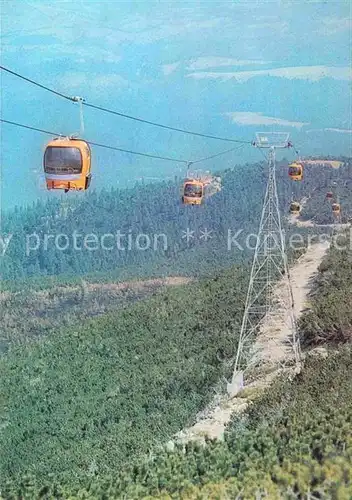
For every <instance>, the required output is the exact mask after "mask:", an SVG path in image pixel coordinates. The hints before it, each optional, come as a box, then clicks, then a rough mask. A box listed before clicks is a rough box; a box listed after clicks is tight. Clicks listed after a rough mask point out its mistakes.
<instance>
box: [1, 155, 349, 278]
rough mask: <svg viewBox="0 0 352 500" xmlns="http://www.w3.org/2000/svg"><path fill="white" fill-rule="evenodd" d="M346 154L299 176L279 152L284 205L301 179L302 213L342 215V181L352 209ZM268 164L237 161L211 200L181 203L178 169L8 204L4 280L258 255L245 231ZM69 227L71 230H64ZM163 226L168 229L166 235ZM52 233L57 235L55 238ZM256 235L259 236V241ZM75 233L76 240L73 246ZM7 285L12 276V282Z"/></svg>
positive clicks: (168, 270) (201, 265) (202, 267)
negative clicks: (335, 207) (155, 179)
mask: <svg viewBox="0 0 352 500" xmlns="http://www.w3.org/2000/svg"><path fill="white" fill-rule="evenodd" d="M340 160H341V161H343V162H344V165H343V166H342V167H341V168H340V169H337V170H334V169H332V168H331V167H328V166H319V165H317V166H311V167H307V168H306V169H305V177H304V181H303V182H302V183H299V185H298V184H297V183H296V185H295V186H294V185H293V184H292V181H290V179H289V178H288V175H287V164H288V162H287V160H283V161H282V162H278V166H277V170H278V189H279V196H280V206H281V210H282V213H283V214H284V215H287V214H288V209H289V204H290V201H291V199H292V190H293V189H294V190H297V193H296V195H297V196H298V197H299V198H300V199H303V198H307V201H306V204H305V205H304V207H303V210H302V215H301V217H302V219H314V221H315V222H317V223H332V222H333V220H334V219H333V217H332V213H331V206H330V204H329V203H328V202H327V201H326V199H325V195H326V191H327V190H329V189H330V188H331V186H332V183H333V182H336V183H337V185H336V189H335V192H336V196H338V197H339V199H340V203H341V208H342V221H345V220H347V219H348V217H350V216H352V204H351V200H350V197H348V195H349V192H350V190H351V187H352V186H351V180H350V179H351V177H352V175H351V174H352V163H351V161H350V159H348V158H340ZM266 169H267V165H266V164H265V163H264V162H260V163H256V164H246V165H237V166H235V167H234V168H233V169H230V170H227V171H224V172H220V174H221V175H222V179H223V189H222V191H221V192H220V193H218V194H217V195H216V196H214V197H212V198H210V199H209V200H207V202H206V204H205V206H204V207H184V206H182V205H181V203H180V183H181V179H178V180H177V181H176V180H175V181H173V182H162V183H153V184H146V185H144V184H138V185H136V186H135V187H134V188H133V189H121V190H119V189H116V188H114V187H112V188H111V189H110V190H102V191H100V192H96V191H88V192H87V193H86V194H83V195H78V196H73V197H71V196H70V195H66V197H63V198H61V199H60V198H55V199H54V198H53V199H51V200H49V201H47V202H45V203H44V202H41V201H40V200H39V201H38V202H37V203H36V204H34V205H33V206H32V207H27V208H17V209H15V210H14V211H11V212H9V213H5V214H4V215H3V221H2V234H5V235H12V238H11V241H10V242H9V244H8V248H7V249H6V253H5V255H4V257H3V258H2V277H3V280H9V281H11V280H13V279H16V280H19V279H25V278H27V277H37V279H38V276H43V277H48V276H49V277H50V276H61V277H64V276H65V277H66V279H67V278H69V277H71V278H70V279H71V280H75V279H76V277H77V275H85V276H87V275H89V274H94V275H95V276H96V275H100V276H102V277H103V278H102V279H104V277H105V279H106V275H107V274H108V275H109V276H111V278H112V279H131V278H137V277H138V278H142V277H148V276H158V277H159V276H162V275H175V274H182V275H187V274H188V275H190V274H191V275H195V274H198V275H199V274H202V275H204V274H209V273H211V272H213V271H214V270H215V269H217V268H225V267H228V266H229V265H231V264H233V263H234V262H236V263H241V262H248V259H249V258H250V254H251V251H250V250H249V251H248V250H247V249H246V245H245V239H246V237H247V236H248V235H249V234H251V233H256V231H257V229H258V225H259V218H260V213H261V208H262V202H263V197H264V191H265V183H266ZM69 196H70V197H69ZM187 228H189V230H190V231H194V234H193V235H192V236H191V237H190V238H189V239H188V241H187V239H186V238H185V234H184V231H186V230H187ZM205 230H207V231H211V236H210V237H209V238H208V239H206V238H204V231H205ZM229 230H230V231H232V233H231V234H232V235H234V234H235V233H236V232H237V231H239V230H242V233H241V234H240V235H239V237H238V238H237V240H238V242H239V244H240V245H241V246H242V247H243V251H242V250H240V249H239V248H238V247H237V246H236V245H231V248H230V250H229V249H228V235H229V233H228V231H229ZM288 230H290V228H288ZM118 231H120V233H121V234H122V235H124V236H123V237H121V239H120V247H119V248H120V249H119V248H118V247H117V242H116V233H117V232H118ZM295 231H297V228H296V229H295ZM75 232H76V234H77V235H79V236H77V239H76V246H77V247H80V249H79V250H77V249H75V248H74V244H75V243H74V239H73V234H74V233H75ZM60 234H64V235H65V236H62V237H61V239H60V236H59V235H60ZM90 234H94V235H95V236H96V238H97V241H95V242H94V241H93V240H91V241H90V242H89V244H87V247H88V248H86V247H85V246H84V245H83V243H82V242H83V238H84V237H85V236H88V235H90ZM104 234H112V235H115V237H114V238H115V239H114V238H113V237H112V236H111V237H108V238H107V239H106V240H104V243H106V245H105V246H106V247H111V248H110V249H105V248H103V247H102V244H101V237H102V236H103V235H104ZM138 234H144V235H147V236H148V237H149V238H150V245H149V247H148V248H146V250H137V249H136V237H137V235H138ZM161 234H162V235H164V236H165V237H159V238H158V235H161ZM202 234H203V236H202ZM31 235H32V236H31ZM35 235H37V236H35ZM45 235H47V237H48V236H49V239H48V240H47V243H46V247H45V244H44V238H45ZM129 235H130V245H129V240H128V238H129ZM66 236H67V238H68V242H67V240H66ZM55 237H59V239H58V246H59V247H60V248H62V249H60V248H58V246H57V245H55V244H54V240H55ZM253 241H254V240H252V241H251V245H253V244H255V242H254V243H253ZM26 242H27V243H28V245H27V246H26ZM165 242H166V244H165ZM66 243H67V244H68V246H67V248H66V249H64V248H65V244H66ZM147 243H148V242H147V241H146V238H145V237H142V238H141V240H140V246H141V247H143V246H144V245H145V246H147ZM122 247H124V249H121V248H122ZM129 247H130V248H129ZM3 286H4V287H5V286H12V285H11V284H10V283H9V284H8V285H6V284H5V283H4V285H3Z"/></svg>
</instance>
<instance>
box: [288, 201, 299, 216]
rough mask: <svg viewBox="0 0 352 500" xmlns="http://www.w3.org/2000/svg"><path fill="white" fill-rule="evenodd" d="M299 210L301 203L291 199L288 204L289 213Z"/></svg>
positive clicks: (297, 212)
mask: <svg viewBox="0 0 352 500" xmlns="http://www.w3.org/2000/svg"><path fill="white" fill-rule="evenodd" d="M300 211H301V205H300V204H299V203H297V202H296V201H293V202H292V203H291V205H290V213H291V214H293V215H297V214H299V213H300Z"/></svg>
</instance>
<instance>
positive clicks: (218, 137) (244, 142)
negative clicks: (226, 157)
mask: <svg viewBox="0 0 352 500" xmlns="http://www.w3.org/2000/svg"><path fill="white" fill-rule="evenodd" d="M0 69H1V70H3V71H6V72H7V73H10V74H11V75H14V76H16V77H18V78H21V79H22V80H25V81H26V82H29V83H31V84H33V85H36V86H37V87H40V88H42V89H44V90H47V91H48V92H51V93H52V94H55V95H57V96H59V97H63V98H64V99H66V100H68V101H71V102H77V97H70V96H67V95H65V94H62V93H61V92H57V91H56V90H53V89H51V88H49V87H47V86H46V85H42V84H40V83H37V82H35V81H34V80H31V79H30V78H26V77H24V76H22V75H20V74H19V73H16V72H15V71H12V70H10V69H8V68H5V67H4V66H0ZM82 104H83V106H86V107H89V108H92V109H96V110H98V111H102V112H104V113H110V114H112V115H116V116H121V117H122V118H128V119H129V120H134V121H137V122H141V123H146V124H148V125H153V126H155V127H160V128H164V129H167V130H173V131H175V132H181V133H183V134H190V135H194V136H198V137H204V138H207V139H215V140H218V141H226V142H237V143H240V144H252V145H253V142H252V141H242V140H238V139H230V138H229V137H220V136H215V135H210V134H203V133H200V132H193V131H191V130H186V129H181V128H177V127H171V126H169V125H164V124H162V123H157V122H152V121H149V120H144V119H143V118H139V117H136V116H132V115H127V114H125V113H121V112H119V111H115V110H112V109H108V108H104V107H102V106H97V105H95V104H90V103H88V102H85V101H84V100H83V102H82Z"/></svg>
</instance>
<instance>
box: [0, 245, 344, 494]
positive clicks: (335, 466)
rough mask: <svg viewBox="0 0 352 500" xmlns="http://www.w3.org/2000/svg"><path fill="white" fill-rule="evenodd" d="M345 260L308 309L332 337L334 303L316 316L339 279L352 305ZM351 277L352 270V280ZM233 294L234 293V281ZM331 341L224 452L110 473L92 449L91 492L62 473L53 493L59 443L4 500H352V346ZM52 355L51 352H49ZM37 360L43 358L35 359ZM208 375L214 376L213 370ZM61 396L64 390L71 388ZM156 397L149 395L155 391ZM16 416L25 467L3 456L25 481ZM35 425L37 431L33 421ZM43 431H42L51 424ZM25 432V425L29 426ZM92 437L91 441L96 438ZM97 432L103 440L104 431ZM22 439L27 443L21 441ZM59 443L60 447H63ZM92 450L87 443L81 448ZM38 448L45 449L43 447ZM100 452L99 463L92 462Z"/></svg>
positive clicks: (185, 454) (237, 420)
mask: <svg viewBox="0 0 352 500" xmlns="http://www.w3.org/2000/svg"><path fill="white" fill-rule="evenodd" d="M346 257H347V262H350V260H349V259H350V257H351V250H350V249H348V250H347V249H346V250H345V251H341V252H339V251H337V250H336V249H331V250H330V252H329V254H328V256H327V257H326V258H325V259H324V261H323V263H322V265H321V266H320V272H319V275H318V276H317V278H316V279H315V292H314V294H313V295H312V297H311V301H310V304H311V309H312V310H313V311H315V312H316V314H317V317H319V319H320V321H321V327H322V328H323V329H326V330H327V331H329V328H330V323H329V321H330V315H331V313H332V314H334V303H333V302H330V303H329V304H330V305H329V306H327V307H326V310H325V311H324V314H321V312H322V310H321V309H320V308H319V307H318V306H319V304H320V301H321V300H322V299H323V298H327V294H329V293H330V294H332V295H331V296H333V295H334V293H335V292H334V285H337V281H336V279H339V283H338V287H339V290H340V292H341V294H344V296H346V297H350V296H351V293H352V288H351V283H352V281H351V280H349V279H342V276H343V273H341V272H340V267H339V266H340V264H341V262H342V261H343V262H346ZM348 265H349V266H350V264H348ZM350 269H351V266H350V267H349V271H350ZM327 270H329V271H328V272H327ZM324 273H325V276H324V287H322V286H320V285H319V283H321V280H322V279H323V278H322V277H323V275H324ZM220 283H221V282H219V281H218V282H217V285H216V284H215V283H214V285H213V286H215V289H216V288H217V286H221V285H220ZM231 284H233V282H232V280H231ZM191 286H194V285H191ZM221 288H222V287H221ZM215 289H214V288H213V289H212V290H211V293H212V296H214V297H217V296H219V295H218V293H214V292H215V291H216V290H215ZM218 291H219V289H218ZM224 291H225V290H224ZM169 293H171V292H169ZM172 293H175V292H172ZM223 298H224V296H222V298H221V300H220V302H221V303H222V300H223ZM319 311H320V312H319ZM217 314H218V313H217ZM309 314H311V313H310V312H309V311H307V312H305V313H304V315H303V318H302V321H303V320H304V319H306V318H307V317H308V316H309ZM220 317H221V316H220ZM303 324H304V323H303ZM345 324H346V325H347V324H349V327H350V328H351V327H352V321H351V318H349V319H348V318H347V319H346V323H345ZM310 335H311V334H310V332H309V331H306V330H302V341H303V343H305V342H307V341H308V340H309V338H310ZM202 336H203V335H202ZM200 340H201V337H199V338H198V341H200ZM326 340H327V341H328V342H331V341H333V346H332V349H330V348H329V343H328V344H324V345H325V347H327V350H326V351H325V355H324V356H322V355H321V354H320V353H318V352H317V353H316V354H315V353H314V352H312V353H311V354H310V355H307V359H306V362H305V366H304V369H303V370H302V372H301V373H300V374H299V375H298V376H296V377H295V378H294V379H293V380H290V379H288V378H287V377H285V376H283V377H282V378H281V379H280V380H278V381H276V382H275V383H274V385H273V386H272V387H270V389H269V390H267V391H265V392H264V393H262V394H260V395H258V394H257V396H256V397H255V395H253V398H254V399H253V403H252V404H251V405H250V406H249V407H248V409H247V410H246V412H245V414H244V415H241V416H237V417H234V418H233V420H232V422H231V424H230V425H229V427H228V429H227V432H226V434H225V441H224V442H207V443H206V445H205V447H203V446H200V445H197V444H188V445H186V447H185V449H184V447H183V446H182V445H172V446H170V445H168V446H167V448H166V449H163V450H162V449H160V450H159V451H158V449H157V448H154V452H152V453H151V454H150V455H149V458H142V457H140V458H139V460H138V461H137V462H135V461H134V463H132V464H128V465H126V466H124V467H122V469H120V470H119V471H117V470H116V469H114V470H110V471H109V470H107V469H106V467H104V466H103V463H104V459H105V455H100V459H99V458H98V456H97V453H98V452H99V451H98V450H99V447H96V446H95V447H94V448H92V447H90V448H89V450H90V452H89V453H88V455H87V459H88V457H89V461H90V466H91V467H90V474H91V476H90V479H88V477H87V478H86V481H85V482H84V486H83V485H81V486H79V485H76V486H74V485H72V482H71V481H69V478H68V477H66V478H65V479H63V477H62V476H61V479H59V477H60V476H59V475H58V474H57V472H56V473H54V476H53V478H52V480H51V481H50V483H48V481H46V480H45V479H43V478H41V477H40V476H41V474H40V469H38V467H40V468H41V469H42V471H43V467H44V463H47V462H45V461H44V460H43V458H44V457H45V456H48V455H47V454H48V452H50V449H51V447H50V446H48V445H49V443H53V441H52V439H53V438H51V441H48V442H46V444H45V446H41V447H40V448H34V450H36V449H37V450H38V451H39V450H40V456H41V459H42V460H41V462H40V464H39V463H38V464H37V466H36V467H34V468H32V470H28V472H31V475H32V476H33V475H34V476H36V477H35V478H32V479H31V478H28V477H27V479H26V480H24V481H22V483H19V481H18V480H16V482H15V483H14V482H13V480H12V481H10V482H8V483H7V486H3V487H2V492H3V496H4V498H10V497H11V495H12V494H13V493H14V492H15V491H17V492H18V494H20V495H24V494H27V495H28V494H29V495H32V496H34V497H36V496H37V495H39V493H40V494H41V495H43V494H45V495H47V496H50V492H51V494H52V493H54V492H55V495H62V496H63V497H64V498H66V497H67V496H68V495H69V496H70V498H87V497H89V498H97V499H98V498H101V497H102V496H104V495H108V496H109V497H110V498H147V497H148V496H149V497H150V496H151V497H152V498H164V499H167V498H187V499H196V498H197V499H203V498H204V499H206V498H214V499H215V498H228V497H230V498H235V497H236V496H238V498H241V499H242V498H243V499H247V498H253V497H254V496H255V495H258V494H261V495H264V498H275V499H276V498H277V499H279V498H289V499H291V498H292V499H294V498H297V497H298V498H306V495H308V494H311V495H313V496H315V497H317V498H336V499H340V498H341V499H348V498H350V497H351V495H352V489H351V478H352V469H351V463H352V442H351V434H350V428H351V416H352V392H351V391H352V386H351V384H350V380H351V377H352V371H351V370H352V357H351V356H352V349H351V344H350V343H349V344H346V345H345V346H344V347H343V346H342V347H341V345H340V347H339V340H342V339H339V338H336V337H334V338H327V339H326ZM81 341H82V340H81ZM183 342H184V340H183ZM211 344H213V342H212V343H211ZM52 345H53V346H54V345H55V342H54V344H52ZM180 347H181V344H180ZM209 347H210V346H209ZM52 348H53V347H49V349H52ZM337 348H338V351H337ZM47 349H48V348H47ZM42 354H44V351H42ZM209 354H210V351H209ZM17 356H19V354H17ZM24 356H25V355H22V359H23V361H25V357H24ZM34 356H36V354H35V353H34ZM15 359H16V358H15V357H12V358H11V357H10V358H9V360H8V361H7V362H6V364H2V368H4V367H5V369H10V368H11V366H12V368H11V369H12V370H16V368H15V366H19V367H20V366H21V364H22V363H23V362H22V361H20V358H17V361H16V365H15V364H14V362H15ZM40 359H41V360H42V369H43V367H45V357H44V358H43V357H42V356H41V357H40ZM71 359H72V360H73V361H74V358H72V357H71ZM198 359H199V358H198ZM38 360H39V358H38ZM18 363H20V364H18ZM43 363H44V364H43ZM71 363H72V361H71ZM22 366H24V365H22ZM21 370H23V368H22V369H21ZM27 370H28V369H27ZM70 370H72V368H70ZM26 373H28V372H27V371H26V370H24V371H23V375H24V377H25V378H26V376H27V377H28V375H25V374H26ZM207 373H208V374H209V369H208V370H207ZM213 373H214V372H213ZM214 374H215V373H214ZM23 375H22V376H21V377H20V376H19V373H18V376H17V378H16V381H17V384H16V385H17V390H18V384H20V385H19V395H18V399H17V401H18V403H17V404H19V402H20V400H21V397H23V390H22V389H21V387H22V385H21V384H22V382H21V378H22V377H23ZM37 377H38V375H37ZM25 378H24V379H25ZM24 379H23V380H24ZM94 380H95V381H96V380H97V379H96V378H93V379H92V383H93V382H94ZM188 380H190V379H189V378H188ZM214 380H215V379H214ZM38 384H39V385H38ZM41 384H42V381H39V380H38V382H37V383H36V384H34V383H33V384H31V386H30V387H31V389H30V391H29V393H28V396H26V397H27V398H30V400H32V402H33V403H34V401H35V391H36V389H35V387H36V386H37V388H38V389H39V388H40V386H41ZM27 387H28V386H27ZM62 388H63V389H64V386H62ZM38 389H37V390H38ZM6 390H8V389H6ZM153 390H154V389H153V388H152V387H151V386H150V387H149V391H153ZM27 391H28V389H27ZM41 393H43V388H41ZM21 394H22V396H21ZM187 394H188V395H189V394H190V393H189V392H188V391H187ZM184 396H185V394H184ZM184 396H182V397H184ZM203 402H204V400H203ZM99 407H101V405H99ZM38 409H39V408H38ZM11 412H16V413H17V414H18V417H17V418H16V422H17V424H15V421H14V420H13V417H14V415H15V414H16V413H12V415H13V416H12V418H11V419H10V420H9V421H8V423H7V425H6V426H5V433H4V431H3V433H2V436H3V437H2V439H4V435H5V436H6V435H7V433H8V432H10V429H11V427H12V432H15V433H16V434H17V438H16V440H15V441H13V442H17V443H18V444H17V445H16V446H17V447H19V446H21V447H23V448H22V449H23V454H22V455H21V456H22V464H21V465H20V464H19V463H18V462H17V464H16V461H15V460H18V459H15V455H13V449H12V448H11V447H9V446H6V445H5V446H4V447H3V448H2V449H5V450H6V454H7V455H8V456H9V454H11V455H12V458H11V459H10V460H7V462H6V463H7V466H6V468H7V471H9V465H10V466H11V469H12V473H14V472H15V471H16V470H17V471H18V472H19V471H20V469H21V468H23V467H24V465H25V463H26V460H28V458H27V457H28V450H29V449H31V448H29V447H28V446H26V445H25V444H24V443H25V442H27V444H28V439H33V438H34V435H33V430H34V429H32V431H30V427H29V425H30V426H32V425H33V424H29V423H28V419H27V418H26V422H27V424H26V427H25V428H22V429H21V430H20V420H18V418H19V417H20V414H21V413H20V406H19V407H17V408H16V409H15V407H13V409H12V410H11ZM39 415H40V413H38V416H39ZM43 418H45V417H44V416H43V417H42V419H43ZM9 422H11V424H10V423H9ZM29 422H32V419H31V420H29ZM42 422H43V423H44V420H42ZM68 422H69V421H68ZM71 422H72V421H71ZM156 422H157V420H153V425H155V424H156ZM23 423H24V421H23V419H22V425H23ZM164 425H165V422H164ZM17 426H18V427H17ZM71 426H72V423H71ZM3 427H4V424H3ZM16 427H17V429H18V430H16ZM70 428H71V431H70V432H71V439H74V436H75V433H74V428H72V427H70ZM86 432H88V433H89V429H87V430H86ZM99 432H102V430H101V429H100V431H99ZM21 433H22V437H20V436H21ZM23 433H24V434H23ZM24 439H25V440H26V441H24ZM61 439H62V437H61ZM61 439H60V441H59V442H62V441H61ZM144 439H145V435H144ZM81 440H82V437H81ZM84 442H85V440H83V444H84ZM21 443H22V444H21ZM97 444H98V443H97ZM36 446H39V442H38V444H37V445H36ZM81 446H82V445H81ZM81 446H80V449H81ZM18 449H19V448H18ZM56 449H57V448H56ZM93 449H94V450H95V454H96V458H93V456H92V453H91V452H92V450H93ZM87 452H88V449H87ZM17 456H18V455H17V454H16V457H17ZM33 458H34V457H33V456H32V457H31V460H30V461H29V462H28V464H29V463H31V464H34V463H35V462H33ZM67 458H68V457H67ZM67 458H66V459H67ZM86 461H87V460H86ZM59 464H60V466H61V467H62V465H61V464H62V462H61V461H60V462H58V463H56V467H58V466H59ZM87 465H88V463H87ZM32 467H33V466H32ZM5 474H6V475H7V474H8V472H7V473H6V472H5V470H4V469H3V472H2V477H6V475H5ZM15 484H16V486H15Z"/></svg>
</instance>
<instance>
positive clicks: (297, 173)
mask: <svg viewBox="0 0 352 500" xmlns="http://www.w3.org/2000/svg"><path fill="white" fill-rule="evenodd" d="M288 167H289V168H288V175H289V176H290V178H291V179H292V180H293V181H301V180H302V179H303V165H302V163H298V162H293V163H290V165H289V166H288Z"/></svg>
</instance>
